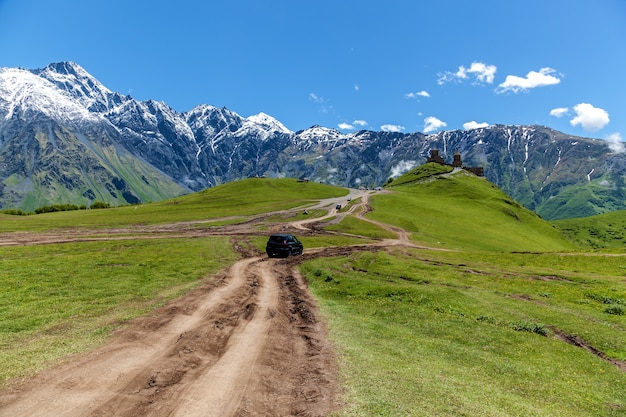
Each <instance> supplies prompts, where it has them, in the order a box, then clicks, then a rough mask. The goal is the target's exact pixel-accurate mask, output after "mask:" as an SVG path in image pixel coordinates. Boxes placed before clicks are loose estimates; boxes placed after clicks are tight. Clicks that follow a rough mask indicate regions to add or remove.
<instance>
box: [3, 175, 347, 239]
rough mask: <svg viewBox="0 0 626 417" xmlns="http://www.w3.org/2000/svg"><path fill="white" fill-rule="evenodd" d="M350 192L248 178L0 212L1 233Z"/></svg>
mask: <svg viewBox="0 0 626 417" xmlns="http://www.w3.org/2000/svg"><path fill="white" fill-rule="evenodd" d="M347 194H348V191H347V190H346V189H345V188H341V187H335V186H331V185H325V184H319V183H314V182H300V181H297V180H295V179H292V178H280V179H269V178H249V179H245V180H240V181H233V182H230V183H227V184H223V185H219V186H216V187H213V188H208V189H206V190H204V191H201V192H198V193H194V194H188V195H184V196H181V197H177V198H174V199H170V200H166V201H161V202H158V203H149V204H142V205H136V206H121V207H115V208H111V209H107V210H79V211H64V212H54V213H46V214H38V215H33V216H13V215H6V214H0V220H1V221H0V232H3V231H15V230H31V231H35V230H46V229H53V228H60V227H88V228H99V227H120V226H127V225H133V224H158V223H168V222H175V221H193V220H205V219H212V218H220V217H226V216H251V215H255V214H260V213H264V212H268V211H276V210H285V209H289V208H293V207H297V206H303V205H307V204H310V203H313V202H316V201H318V200H320V199H325V198H335V197H341V196H345V195H347Z"/></svg>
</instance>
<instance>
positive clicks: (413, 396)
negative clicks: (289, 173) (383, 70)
mask: <svg viewBox="0 0 626 417" xmlns="http://www.w3.org/2000/svg"><path fill="white" fill-rule="evenodd" d="M438 174H441V173H437V172H435V173H434V174H433V173H417V174H413V175H414V177H413V178H408V179H407V178H401V179H399V180H400V181H394V183H395V186H393V187H390V189H389V190H390V192H389V193H378V194H377V195H375V196H374V198H373V199H372V202H371V203H372V206H373V208H374V211H373V212H371V213H368V214H367V215H366V217H368V218H372V219H376V220H378V221H381V222H384V223H388V224H392V225H395V226H398V227H403V228H405V229H407V230H409V231H410V232H411V233H412V235H411V239H412V240H413V241H414V242H415V243H418V244H420V245H423V246H430V247H432V248H433V249H416V248H406V247H398V248H387V249H384V248H383V249H380V250H378V251H371V252H355V253H353V254H352V255H350V256H342V257H336V258H319V259H314V260H310V261H306V262H305V263H304V264H303V265H302V267H301V270H302V272H303V274H304V275H305V276H306V278H307V279H308V281H309V284H310V289H311V291H312V292H313V293H314V295H315V296H316V298H317V300H318V302H319V304H320V307H321V309H322V312H323V314H324V317H325V320H326V321H327V322H328V327H329V332H330V336H331V338H332V340H333V342H334V343H335V345H336V346H337V354H338V364H339V369H340V373H341V378H342V383H343V389H344V397H343V398H342V399H341V400H342V401H343V402H344V403H345V407H344V408H343V409H342V410H340V411H338V412H337V413H336V415H337V416H415V415H418V416H422V415H424V416H626V372H624V371H623V370H619V369H618V367H617V366H616V365H614V364H612V363H610V362H609V361H608V360H606V358H604V359H603V358H601V357H599V356H598V355H595V354H593V353H591V352H590V351H588V350H585V349H583V348H581V347H577V346H574V345H572V344H569V343H566V342H565V341H563V340H562V339H563V338H564V337H565V336H571V337H572V338H573V337H574V336H576V337H577V338H578V339H577V340H580V341H584V342H585V343H586V344H588V345H589V346H592V347H593V348H595V349H597V350H598V351H601V352H602V353H603V354H604V355H606V357H607V358H609V359H613V360H616V361H623V362H624V361H626V256H624V254H625V253H624V251H623V248H622V247H620V246H619V245H617V244H616V242H615V240H611V239H609V237H610V236H611V234H608V233H606V234H599V235H598V234H597V235H598V238H597V240H596V241H595V243H594V247H595V248H596V249H595V250H593V251H589V250H587V249H584V248H588V247H589V245H585V243H584V239H575V240H576V243H574V242H572V241H570V240H568V239H567V238H566V237H564V235H563V234H562V233H561V232H560V230H559V229H558V228H556V227H554V226H553V225H551V224H548V223H546V222H544V221H543V220H541V219H540V218H539V217H537V216H535V215H534V214H533V213H531V212H528V211H527V210H525V209H523V208H522V207H521V206H519V205H518V204H517V203H515V202H514V201H512V200H510V198H508V197H507V196H506V195H504V194H503V193H501V192H500V191H499V190H497V189H496V188H494V187H493V186H492V185H491V184H489V183H488V182H486V181H485V180H484V179H478V178H475V177H471V176H465V175H463V176H456V175H453V176H450V177H443V178H442V177H439V179H436V178H438V177H437V175H438ZM433 175H434V177H433V178H430V180H429V177H432V176H433ZM346 194H347V191H346V190H343V189H340V188H336V187H326V186H322V185H320V184H312V183H298V182H296V181H295V180H266V179H250V180H245V181H243V182H237V183H233V184H226V185H224V186H221V187H216V188H215V189H211V190H207V191H206V192H203V193H198V194H194V195H190V196H185V197H181V198H178V199H175V200H172V201H168V202H163V203H158V204H157V203H155V204H147V205H144V206H134V207H120V208H115V209H106V210H87V211H80V212H64V213H50V214H46V215H36V216H1V217H0V232H9V231H14V230H16V231H20V230H22V231H23V230H33V231H42V230H49V229H57V228H63V227H85V228H98V227H120V226H127V225H134V224H154V223H168V222H179V221H193V220H212V222H211V223H207V224H208V225H210V224H225V223H231V222H237V221H243V220H246V219H248V218H249V217H250V216H253V215H256V214H261V213H266V212H271V211H275V210H284V209H286V208H289V207H296V206H298V207H299V206H305V205H308V204H311V202H312V201H313V200H316V199H321V198H336V197H340V196H344V195H346ZM319 214H320V213H314V214H313V215H314V216H318V215H319ZM300 217H301V216H300V215H299V214H298V215H296V216H295V217H292V219H300ZM274 220H279V221H284V220H289V217H283V216H281V215H279V216H277V217H275V218H274ZM589 221H591V222H595V223H594V224H595V227H600V226H601V225H603V224H605V223H604V221H603V220H602V219H600V220H598V219H592V220H589ZM611 221H612V222H614V223H615V224H617V220H611ZM555 224H556V225H557V226H559V227H561V224H560V223H558V222H555ZM198 227H205V226H203V225H199V226H198ZM602 227H605V226H602ZM329 229H332V232H333V234H319V235H316V236H307V237H303V238H302V240H303V242H304V243H305V247H306V248H316V247H325V246H345V245H350V244H354V243H364V242H369V241H372V239H381V238H390V237H393V234H392V233H391V232H389V231H387V230H384V229H382V228H380V227H378V226H374V225H372V224H371V223H369V222H367V221H365V220H361V219H357V218H353V217H350V216H348V217H346V218H345V219H344V220H343V221H342V222H341V223H339V224H333V225H332V226H330V227H329ZM564 230H566V231H567V227H564ZM342 233H346V234H347V235H342ZM571 233H572V232H570V233H568V235H569V236H572V235H571ZM582 234H583V232H582V231H581V230H580V229H578V230H577V235H578V236H581V235H582ZM359 236H362V237H359ZM250 241H251V244H253V245H254V246H256V247H257V248H259V249H263V248H264V245H265V241H266V236H265V235H264V233H263V231H262V230H257V231H255V233H254V234H253V235H252V236H250ZM602 242H608V243H607V244H606V246H608V247H611V248H612V249H610V252H609V249H599V248H601V247H602ZM606 246H605V247H606ZM616 248H619V249H616ZM437 249H452V250H451V251H443V250H437ZM235 258H236V255H235V254H234V253H233V251H232V249H231V243H230V241H229V238H228V237H210V238H197V239H181V238H177V239H159V240H155V239H133V240H126V241H102V242H97V241H96V242H82V243H65V244H54V245H39V246H27V247H1V248H0V285H2V288H3V291H1V292H0V314H1V315H2V318H3V320H2V323H1V324H0V380H1V381H3V382H5V383H6V381H7V380H8V379H9V378H13V377H17V376H21V375H29V374H32V373H33V372H36V371H37V370H39V369H41V368H43V367H45V366H48V365H49V364H50V363H54V361H55V360H57V359H58V358H59V357H62V356H64V355H67V354H70V353H74V352H80V351H84V350H86V349H89V348H92V347H94V346H96V345H98V344H99V343H102V342H103V341H104V340H106V338H107V336H108V335H109V334H110V332H111V330H112V329H115V328H116V327H118V326H120V325H123V324H124V323H125V322H126V321H127V320H129V319H130V318H132V317H136V316H137V315H141V314H144V313H145V312H147V311H149V310H151V309H153V308H154V307H155V306H158V305H161V304H162V303H164V302H165V301H166V300H168V299H170V298H172V297H175V296H176V295H178V294H181V293H182V292H184V291H186V290H188V289H190V288H192V287H194V286H196V285H198V284H199V283H200V282H201V281H202V280H205V279H210V276H211V274H212V273H214V272H215V271H217V270H219V269H220V268H222V267H223V266H225V265H228V264H230V263H232V262H233V261H234V259H235Z"/></svg>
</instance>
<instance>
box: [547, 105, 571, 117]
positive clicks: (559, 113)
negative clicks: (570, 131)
mask: <svg viewBox="0 0 626 417" xmlns="http://www.w3.org/2000/svg"><path fill="white" fill-rule="evenodd" d="M567 113H569V108H567V107H557V108H555V109H552V110H550V116H554V117H563V116H565V115H566V114H567Z"/></svg>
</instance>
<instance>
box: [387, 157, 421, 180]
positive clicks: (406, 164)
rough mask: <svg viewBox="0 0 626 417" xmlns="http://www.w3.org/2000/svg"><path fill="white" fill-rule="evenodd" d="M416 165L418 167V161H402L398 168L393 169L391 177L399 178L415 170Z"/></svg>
mask: <svg viewBox="0 0 626 417" xmlns="http://www.w3.org/2000/svg"><path fill="white" fill-rule="evenodd" d="M415 165H417V162H416V161H400V162H398V164H397V165H396V166H393V167H391V176H392V177H393V178H397V177H399V176H400V175H402V174H404V173H405V172H408V171H410V170H411V169H413V167H414V166H415Z"/></svg>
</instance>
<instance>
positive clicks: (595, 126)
mask: <svg viewBox="0 0 626 417" xmlns="http://www.w3.org/2000/svg"><path fill="white" fill-rule="evenodd" d="M574 111H575V112H576V117H574V118H573V119H572V120H570V121H569V122H570V124H571V125H572V126H578V125H580V126H581V127H582V128H583V129H584V130H587V131H591V132H594V131H597V130H600V129H602V128H603V127H604V126H606V125H608V124H609V114H608V113H607V112H606V110H604V109H601V108H599V107H593V106H592V105H591V104H589V103H579V104H577V105H575V106H574Z"/></svg>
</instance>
